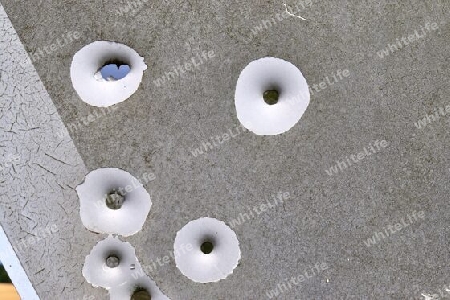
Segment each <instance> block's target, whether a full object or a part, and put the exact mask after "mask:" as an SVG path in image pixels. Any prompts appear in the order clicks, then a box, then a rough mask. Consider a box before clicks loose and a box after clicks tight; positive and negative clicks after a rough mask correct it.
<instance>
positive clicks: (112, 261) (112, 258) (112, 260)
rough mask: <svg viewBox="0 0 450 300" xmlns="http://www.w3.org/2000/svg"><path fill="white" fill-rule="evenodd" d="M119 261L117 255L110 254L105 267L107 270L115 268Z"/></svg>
mask: <svg viewBox="0 0 450 300" xmlns="http://www.w3.org/2000/svg"><path fill="white" fill-rule="evenodd" d="M119 263H120V260H119V258H118V257H117V255H114V254H111V255H110V256H108V257H107V258H106V266H108V267H109V268H117V267H118V266H119Z"/></svg>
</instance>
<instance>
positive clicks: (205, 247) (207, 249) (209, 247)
mask: <svg viewBox="0 0 450 300" xmlns="http://www.w3.org/2000/svg"><path fill="white" fill-rule="evenodd" d="M213 249H214V245H213V243H211V242H210V241H205V242H203V243H202V244H201V246H200V250H202V252H203V253H204V254H210V253H211V252H212V251H213Z"/></svg>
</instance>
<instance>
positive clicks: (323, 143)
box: [1, 0, 450, 299]
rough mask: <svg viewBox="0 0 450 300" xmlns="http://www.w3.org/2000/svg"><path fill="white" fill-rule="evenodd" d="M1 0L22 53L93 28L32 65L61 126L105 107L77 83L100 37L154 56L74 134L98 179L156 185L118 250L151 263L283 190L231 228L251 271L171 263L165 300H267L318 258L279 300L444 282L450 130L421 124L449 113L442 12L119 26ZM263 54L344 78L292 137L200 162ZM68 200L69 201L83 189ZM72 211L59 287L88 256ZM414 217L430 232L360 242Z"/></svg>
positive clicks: (183, 17) (236, 10) (106, 12)
mask: <svg viewBox="0 0 450 300" xmlns="http://www.w3.org/2000/svg"><path fill="white" fill-rule="evenodd" d="M1 1H2V4H3V5H4V6H5V9H6V11H7V13H8V16H9V17H10V19H11V20H12V23H13V25H14V26H15V28H16V30H17V31H18V34H19V36H20V38H21V40H22V42H23V43H24V45H25V48H26V49H27V50H28V51H29V52H30V53H34V52H35V51H36V50H37V49H42V47H44V46H47V45H50V44H51V43H54V42H53V41H55V40H56V39H57V38H58V37H61V36H63V35H64V34H65V33H67V32H69V31H77V32H82V33H83V35H82V37H81V38H79V39H77V40H75V41H74V42H72V43H70V44H68V45H66V46H64V47H59V48H58V50H57V51H55V52H54V53H53V54H52V55H47V56H45V57H43V58H41V59H39V60H37V61H36V62H35V64H34V65H35V67H36V69H37V71H38V73H39V75H40V77H41V79H42V81H43V83H44V84H45V87H46V88H47V90H48V92H49V94H50V96H51V98H52V100H53V102H54V104H55V105H56V107H57V109H58V112H59V114H60V115H61V118H62V120H63V121H64V123H65V124H66V125H67V126H69V125H68V124H75V123H76V122H79V121H80V119H81V118H85V117H87V116H88V115H89V114H93V113H94V112H96V111H98V109H96V108H92V107H89V106H88V105H86V104H85V103H83V102H82V101H81V100H80V99H78V98H77V96H76V93H75V91H74V90H73V87H72V85H71V82H70V78H69V67H70V63H71V58H72V56H73V55H74V54H75V53H76V51H78V50H79V49H80V48H81V47H83V46H84V45H86V44H88V43H90V42H92V41H95V40H112V41H117V42H121V43H124V44H126V45H128V46H130V47H132V48H133V49H135V50H136V51H137V52H138V53H139V54H140V55H142V56H143V57H144V58H145V62H146V64H147V65H148V69H147V70H146V71H145V72H144V78H143V82H142V85H141V88H140V89H139V90H138V91H137V92H136V93H135V94H134V95H133V96H132V97H130V99H128V100H127V101H125V102H123V103H120V104H118V105H117V109H115V110H114V111H112V112H109V113H108V114H106V116H104V117H98V118H95V121H92V122H88V123H89V124H88V125H86V126H79V129H78V130H76V131H73V132H72V134H71V136H72V138H73V140H74V143H75V145H76V147H77V149H78V152H79V153H80V155H81V157H82V159H83V161H84V163H85V165H86V168H87V169H88V170H93V169H96V168H99V167H119V168H122V169H124V170H126V171H129V172H131V173H132V174H133V175H134V176H136V177H140V176H142V174H144V173H149V172H152V173H154V174H155V175H156V179H155V180H153V181H151V182H148V183H146V184H145V187H146V188H147V190H148V191H149V192H150V194H151V195H152V201H153V206H152V210H151V212H150V215H149V218H148V220H147V222H146V223H145V225H144V228H143V230H142V231H141V232H139V233H137V234H136V235H134V236H132V237H129V238H127V239H126V240H127V241H129V242H130V243H131V244H132V245H134V246H135V247H136V254H137V256H138V258H139V260H140V262H141V264H142V265H143V266H146V265H147V266H148V265H151V264H152V261H156V259H157V258H163V257H164V256H165V255H168V254H169V251H171V250H172V248H173V241H174V238H175V234H176V232H177V231H178V230H179V229H181V227H182V226H184V225H185V224H186V223H187V222H188V221H190V220H194V219H197V218H199V217H203V216H210V217H215V218H217V219H220V220H223V221H225V222H227V223H230V222H231V220H233V219H235V218H238V217H239V216H240V214H241V213H242V214H243V213H248V212H249V209H251V208H253V207H255V206H257V205H259V204H260V203H262V202H265V201H267V200H268V199H271V198H272V195H275V194H277V193H278V192H279V191H281V192H289V193H290V196H291V197H290V198H289V199H287V200H285V201H283V203H282V204H281V205H277V206H276V207H275V208H272V209H269V210H268V211H266V212H265V213H262V214H260V215H257V216H255V217H253V218H250V220H247V221H245V222H244V223H243V224H242V225H240V226H237V227H235V228H234V230H235V232H236V234H237V236H238V239H239V241H240V243H241V251H242V259H241V262H240V265H239V266H238V267H237V268H236V269H235V271H234V273H233V274H232V275H231V276H229V277H228V278H227V279H226V280H222V281H220V282H219V283H213V284H196V283H194V282H192V281H190V280H189V279H187V278H186V277H184V276H183V275H182V274H181V273H180V272H179V270H178V269H177V268H176V266H175V263H174V262H173V260H171V261H170V263H169V264H166V265H164V266H161V267H158V268H157V270H150V272H149V274H150V275H151V276H152V278H153V279H154V280H155V281H156V282H157V283H158V285H159V287H160V288H161V290H162V291H163V292H165V293H166V294H167V296H169V297H170V298H171V299H268V296H267V292H268V291H270V290H271V289H275V288H276V287H277V285H278V284H281V283H285V280H286V279H288V278H291V277H292V276H298V275H300V274H304V272H305V270H308V268H309V267H310V266H314V265H315V264H316V263H319V264H320V263H327V264H328V266H329V267H328V268H327V269H326V270H324V271H321V272H320V273H319V274H318V275H316V276H314V277H312V278H310V279H308V280H306V281H304V282H302V283H301V284H299V285H292V288H290V289H289V290H285V291H284V292H283V293H281V295H279V296H278V298H279V299H424V297H422V296H421V293H424V294H425V293H428V294H432V293H437V292H438V290H439V289H440V290H443V287H444V286H447V285H448V284H450V271H449V267H448V262H449V259H450V255H449V237H450V236H449V234H450V232H449V228H450V227H449V213H448V211H449V201H448V194H449V192H450V187H449V185H448V184H447V182H448V180H449V176H450V174H449V168H450V165H449V163H450V160H449V158H448V150H447V149H446V145H448V143H449V142H450V137H449V135H448V134H447V132H448V126H449V125H450V119H449V117H448V116H442V117H441V118H440V119H439V120H436V121H434V122H432V123H431V124H429V125H428V126H426V127H425V128H422V129H418V128H416V126H415V125H414V123H415V122H417V121H418V120H419V119H422V118H424V117H425V116H426V114H427V113H428V114H431V113H433V112H434V110H435V109H438V108H440V107H445V106H446V105H449V104H450V99H449V98H448V94H449V89H450V87H449V85H448V78H449V72H450V69H449V53H450V45H449V43H448V41H449V38H450V32H449V26H448V24H447V23H446V22H447V20H448V18H449V16H450V12H449V9H450V4H449V3H448V2H447V1H444V0H440V1H439V0H431V1H426V3H424V1H419V0H406V1H398V2H397V3H392V1H385V0H382V1H349V0H347V1H345V0H339V1H331V2H330V1H315V0H313V1H312V4H311V7H308V8H306V9H304V10H302V11H301V13H300V15H301V16H302V17H304V18H306V19H307V21H302V20H300V19H299V18H295V17H290V18H286V19H283V20H282V21H278V20H277V17H276V14H277V13H280V14H281V13H282V12H283V11H284V6H283V2H282V1H253V2H237V1H228V2H226V3H221V2H219V1H213V2H211V1H178V2H176V1H158V2H156V3H155V2H153V1H142V3H143V4H142V6H141V7H140V9H139V10H137V11H136V12H134V13H133V12H129V13H127V14H125V16H124V17H120V16H118V13H119V12H120V11H122V10H121V9H119V8H123V7H125V6H126V5H127V4H126V2H124V1H58V2H57V1H37V2H36V1H33V2H31V1H29V2H25V3H18V2H17V1H13V0H1ZM300 2H301V1H300ZM300 2H297V3H300ZM304 2H306V1H304ZM294 3H295V2H294V1H291V2H289V4H291V5H293V4H294ZM272 18H274V20H275V21H272V22H275V25H271V26H267V27H268V28H267V29H266V28H264V29H263V30H262V31H260V32H259V33H258V34H256V36H254V37H251V29H253V30H255V26H260V25H262V24H263V23H261V22H262V20H264V19H265V20H271V19H272ZM427 22H430V23H433V22H436V23H437V25H438V29H437V30H435V31H432V32H431V31H430V32H429V33H428V34H427V36H425V37H423V38H421V39H419V40H418V41H415V42H411V44H410V45H408V46H404V47H403V48H402V49H400V50H398V51H395V52H394V53H390V55H388V56H387V57H385V58H380V57H379V55H378V54H377V52H378V51H380V50H381V49H384V48H386V47H388V43H390V44H394V43H396V39H397V38H398V39H401V38H402V37H404V36H406V37H407V36H408V35H409V34H413V33H414V31H415V30H420V27H421V26H425V24H426V23H427ZM266 25H267V22H266ZM186 43H187V44H186ZM198 51H214V53H215V57H214V58H211V59H210V60H208V61H206V62H205V63H204V64H203V65H201V66H200V69H199V70H196V71H194V72H188V73H186V74H184V75H183V76H182V77H181V78H174V79H171V80H170V81H168V82H167V83H166V84H164V85H162V86H160V87H157V86H156V84H155V83H154V80H155V79H156V78H158V77H161V76H163V75H164V72H168V71H171V68H172V67H174V66H176V65H177V64H178V63H177V61H180V63H181V62H186V61H190V60H191V58H192V57H195V55H196V53H197V52H198ZM264 56H275V57H279V58H283V59H285V60H288V61H290V62H292V63H293V64H295V65H296V66H298V67H299V69H300V70H301V71H302V73H303V75H304V76H305V78H306V80H307V82H308V84H310V86H312V85H314V84H319V83H320V82H321V81H324V80H325V78H326V77H327V76H328V77H329V78H332V76H333V75H334V74H336V72H337V70H339V69H340V70H345V69H346V70H348V71H349V74H350V76H349V77H347V78H345V79H343V80H340V81H339V82H337V83H335V84H333V85H329V86H326V88H324V89H323V90H321V91H320V92H315V93H314V94H313V95H312V96H311V103H310V105H309V107H308V109H307V111H306V113H305V114H304V115H303V117H302V119H301V120H300V122H299V123H298V124H297V125H296V126H295V127H293V128H292V129H291V130H290V131H288V132H287V133H284V134H282V135H278V136H272V137H262V136H256V135H254V134H252V133H250V132H248V131H245V132H244V131H242V130H240V131H239V132H240V134H239V135H237V136H236V137H234V138H232V139H230V140H229V141H227V142H223V143H222V144H220V145H219V146H218V147H214V149H212V150H209V151H208V152H207V153H206V154H202V155H199V156H197V157H194V155H192V153H191V150H193V149H194V148H196V147H200V146H201V144H202V142H205V143H206V142H211V139H210V138H211V137H214V136H216V135H222V134H224V133H227V132H228V131H229V130H230V129H233V130H236V126H239V122H238V120H237V118H236V112H235V107H234V89H235V84H236V81H237V78H238V76H239V73H240V71H241V70H242V69H243V68H244V67H245V66H246V65H247V64H248V63H249V62H250V61H252V60H255V59H257V58H260V57H264ZM118 120H120V122H118ZM375 140H380V141H381V140H386V141H387V142H388V146H387V147H386V148H384V149H383V150H382V151H379V152H378V153H376V154H373V155H371V156H370V157H367V158H364V159H363V160H361V161H360V162H358V163H355V164H354V165H352V166H350V167H349V168H347V169H345V170H343V171H341V172H339V173H338V174H335V175H333V176H329V175H327V173H326V171H325V170H327V169H329V168H330V167H332V166H333V165H335V164H336V161H337V160H339V161H343V160H344V159H345V158H346V157H350V155H352V154H357V153H358V152H361V151H363V150H364V147H368V146H369V144H370V143H373V142H374V141H375ZM47 146H48V145H47ZM48 147H50V146H48ZM24 151H25V150H24ZM67 176H69V175H67ZM76 178H77V179H79V180H82V178H80V177H76ZM74 181H75V177H74ZM74 184H75V183H74ZM41 192H43V191H41ZM47 192H48V191H47ZM67 193H70V197H71V199H72V198H73V201H75V198H74V197H75V196H74V194H73V191H70V190H67ZM29 201H30V203H36V205H37V203H38V202H37V200H36V199H29ZM269 201H270V200H269ZM71 205H72V206H71V210H70V211H71V214H70V216H71V217H70V219H69V218H67V219H66V221H65V222H68V221H70V220H72V222H73V224H72V223H69V224H71V226H76V227H77V228H78V230H77V232H78V231H79V232H80V233H79V235H78V236H75V237H73V239H74V240H73V241H71V240H70V239H69V237H65V238H64V240H63V244H62V245H59V244H56V243H52V244H47V245H46V247H47V248H46V249H41V251H43V253H45V252H44V251H48V252H59V253H61V255H64V254H66V252H67V250H66V247H69V246H68V245H69V243H70V245H72V247H75V246H76V247H77V251H73V252H72V253H71V255H70V258H67V265H65V266H59V267H57V268H55V270H53V271H54V272H55V274H58V273H57V272H66V273H67V274H78V275H79V273H80V270H81V266H82V262H83V261H84V257H85V255H87V254H88V252H89V249H90V248H91V247H92V246H93V243H94V242H93V241H94V238H93V237H92V236H93V234H88V233H87V231H86V230H85V229H83V228H81V226H80V224H79V223H80V219H79V216H78V215H77V208H78V204H77V203H76V202H72V204H71ZM50 208H54V209H55V210H54V211H53V218H54V220H55V221H54V222H56V221H57V220H58V217H65V214H64V213H63V211H60V210H56V209H57V208H58V207H57V206H55V207H53V206H52V207H49V208H48V209H50ZM45 211H46V212H50V210H47V209H46V210H45ZM413 211H417V212H418V211H424V216H425V217H424V219H423V220H419V221H417V222H414V223H413V224H411V225H410V226H408V227H407V228H404V229H403V230H401V231H399V232H397V233H395V234H393V235H392V236H390V237H388V238H386V239H383V240H381V241H380V242H379V243H377V244H376V245H374V246H371V247H367V246H366V245H365V243H364V241H366V240H367V239H368V238H370V237H371V236H372V235H373V234H374V233H375V232H381V231H383V230H384V228H386V227H387V226H389V225H394V224H395V223H397V222H398V221H399V220H401V219H402V218H407V216H408V214H412V212H413ZM9 218H12V217H11V216H10V217H9ZM11 220H15V219H14V218H12V219H11ZM17 230H18V229H17ZM82 237H86V238H85V239H82ZM70 238H72V236H70ZM98 239H100V238H98ZM43 257H44V258H42V259H46V258H45V255H44V256H43ZM47 259H48V258H47ZM36 264H37V263H34V262H29V263H28V264H27V266H26V267H27V268H29V270H30V271H29V273H31V274H32V273H34V272H36V270H38V266H37V265H36ZM55 267H56V266H55ZM78 275H77V276H78ZM39 276H40V275H36V278H33V281H32V282H36V283H37V282H40V285H41V291H42V290H47V289H48V290H50V289H51V288H57V289H59V290H63V287H64V285H65V283H64V282H62V281H59V280H58V277H57V275H48V276H45V278H41V277H39ZM44 279H45V280H44ZM77 280H80V278H79V277H77ZM79 285H80V286H82V287H83V288H86V287H85V286H86V283H82V282H81V281H80V282H79ZM44 286H45V287H46V288H44ZM38 292H39V290H38ZM66 292H67V291H66ZM74 293H75V292H74ZM66 295H70V294H69V293H67V294H66ZM77 295H79V294H77ZM102 295H104V296H105V297H106V292H105V291H103V294H102ZM41 296H42V298H43V299H52V298H48V297H46V296H45V294H42V295H41ZM66 298H67V297H66ZM68 298H70V299H71V296H68Z"/></svg>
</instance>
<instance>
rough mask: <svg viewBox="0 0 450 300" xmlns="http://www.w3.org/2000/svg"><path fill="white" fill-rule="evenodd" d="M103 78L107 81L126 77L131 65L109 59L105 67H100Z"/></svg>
mask: <svg viewBox="0 0 450 300" xmlns="http://www.w3.org/2000/svg"><path fill="white" fill-rule="evenodd" d="M99 71H100V73H101V74H102V78H103V79H105V80H107V81H117V80H120V79H122V78H125V76H127V74H128V73H130V66H129V65H128V64H127V63H125V62H122V61H120V60H110V61H107V62H106V63H105V64H104V65H103V67H101V68H100V70H99Z"/></svg>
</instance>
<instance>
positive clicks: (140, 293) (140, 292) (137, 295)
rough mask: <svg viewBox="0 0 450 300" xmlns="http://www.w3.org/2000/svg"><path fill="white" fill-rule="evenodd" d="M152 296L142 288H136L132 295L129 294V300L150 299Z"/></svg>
mask: <svg viewBox="0 0 450 300" xmlns="http://www.w3.org/2000/svg"><path fill="white" fill-rule="evenodd" d="M151 299H152V296H151V295H150V293H149V292H148V291H147V290H146V289H144V288H140V287H138V288H136V290H135V291H134V293H133V295H131V299H130V300H151Z"/></svg>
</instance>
